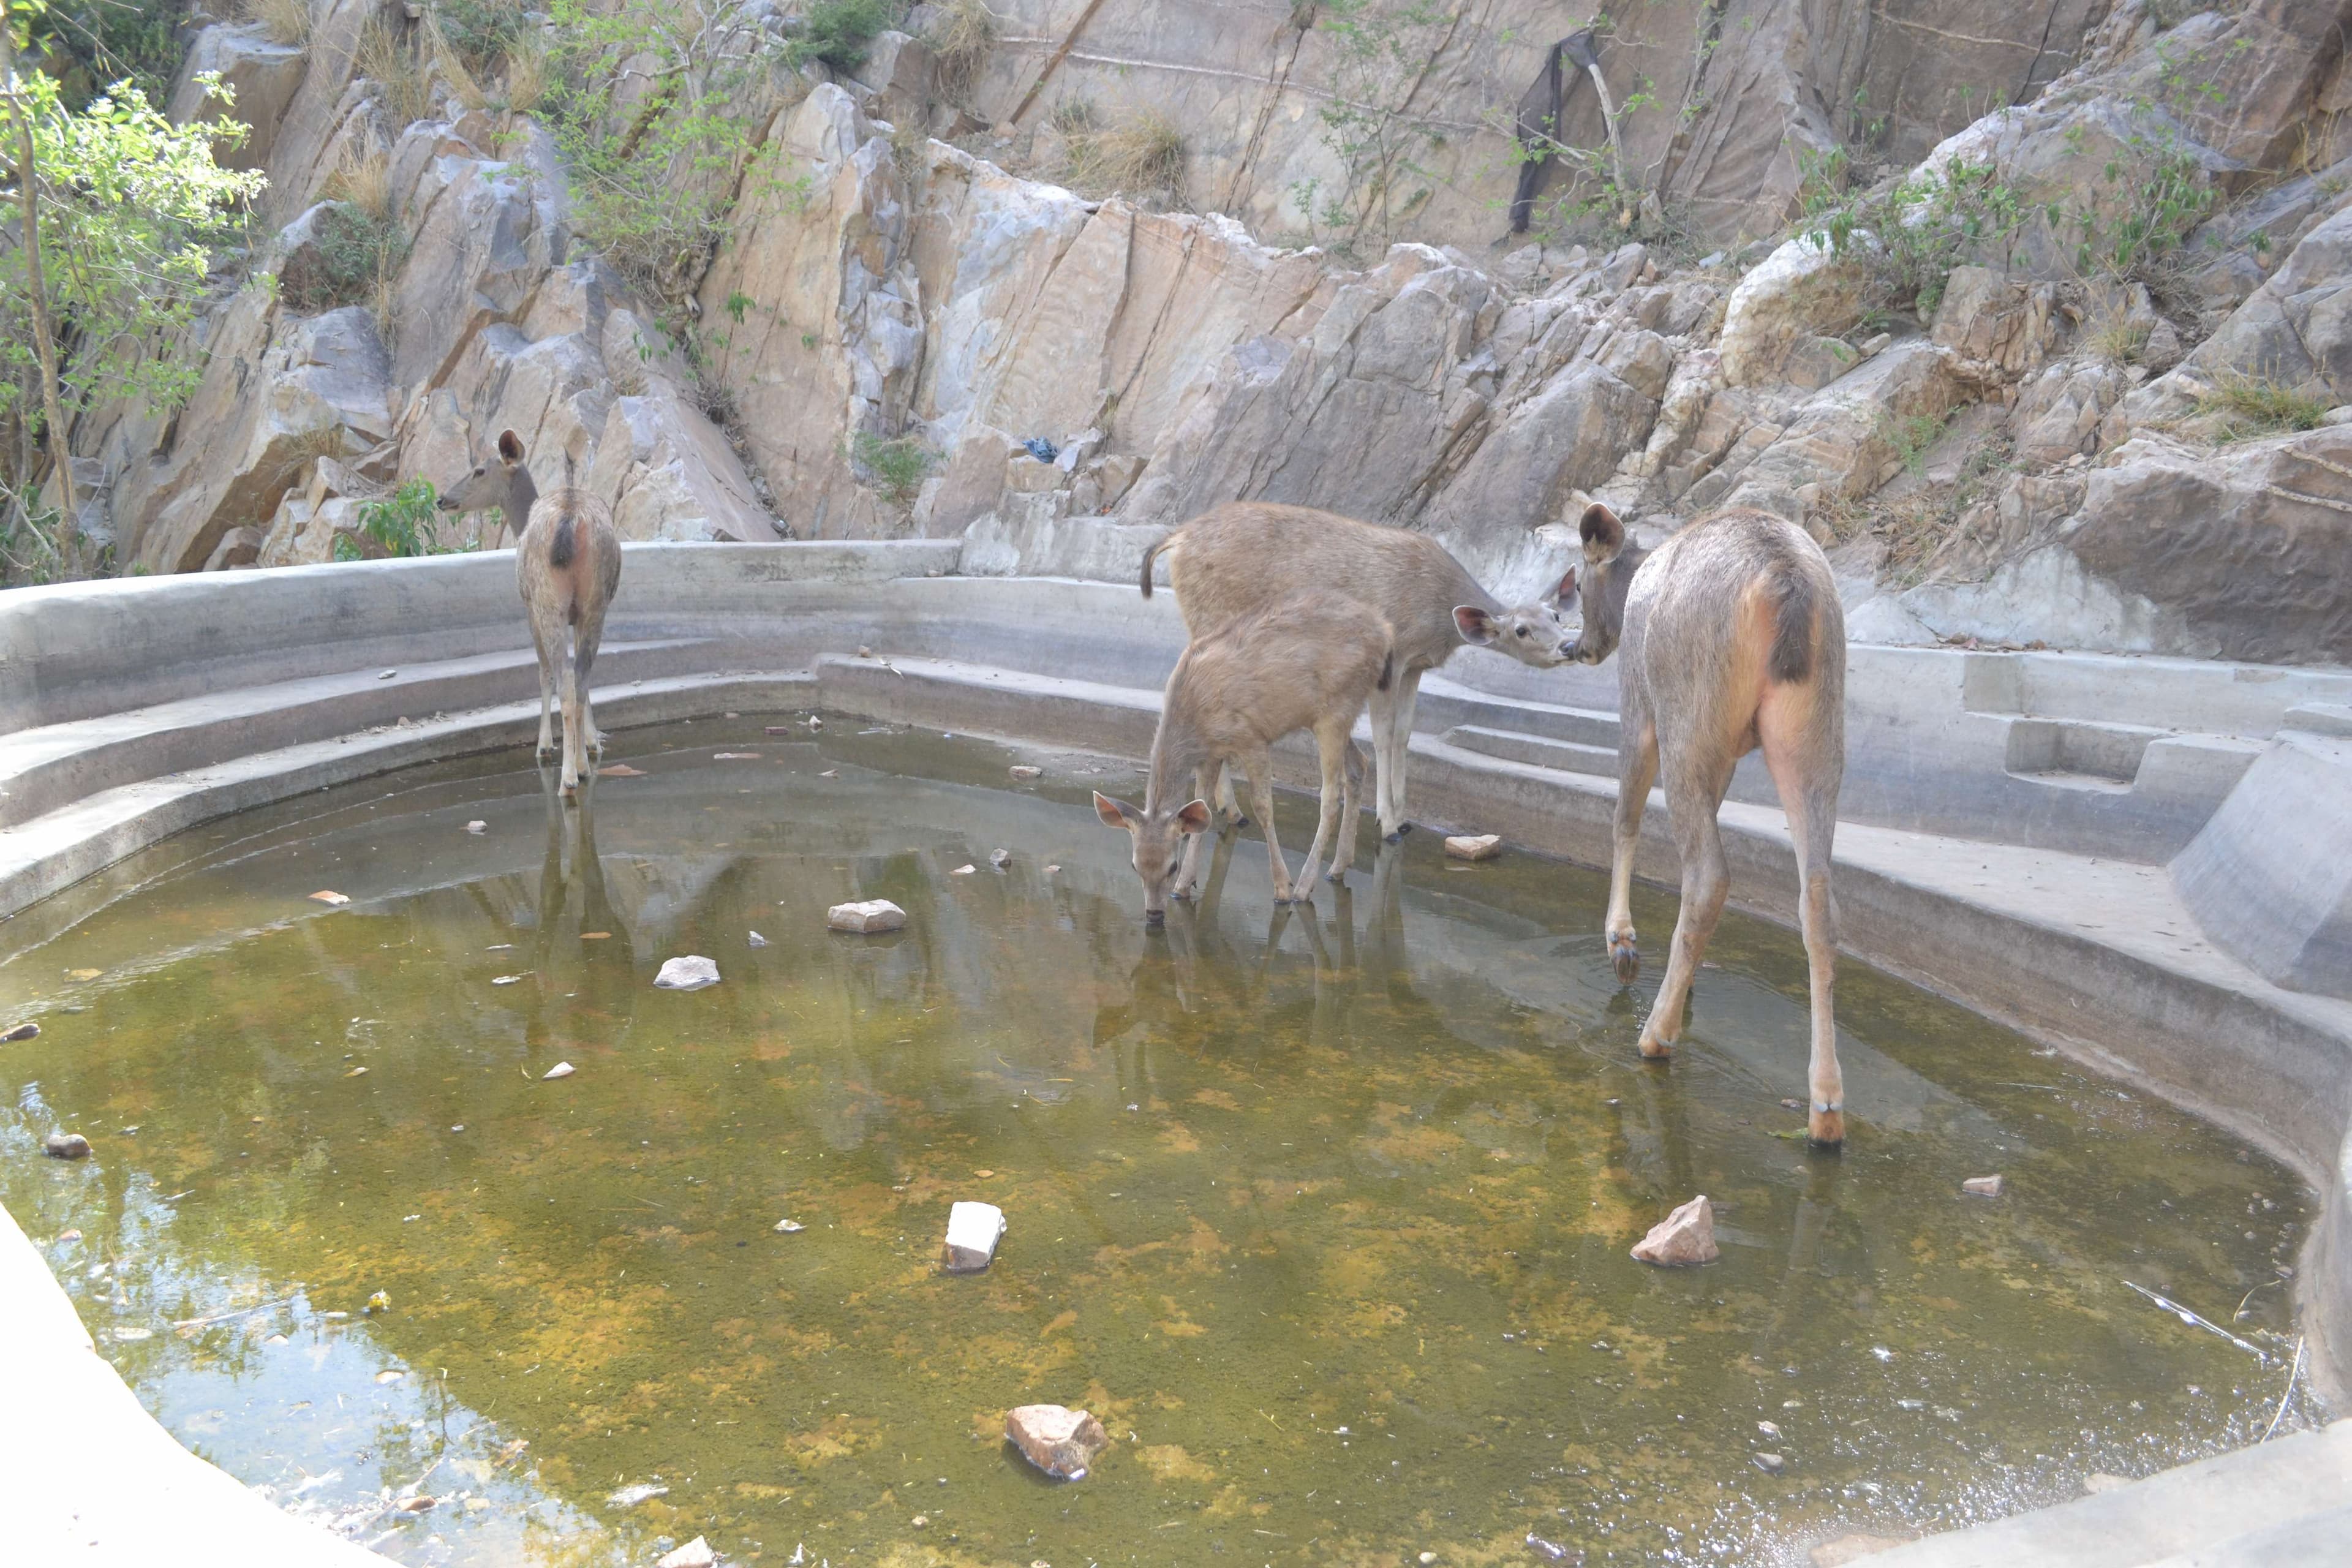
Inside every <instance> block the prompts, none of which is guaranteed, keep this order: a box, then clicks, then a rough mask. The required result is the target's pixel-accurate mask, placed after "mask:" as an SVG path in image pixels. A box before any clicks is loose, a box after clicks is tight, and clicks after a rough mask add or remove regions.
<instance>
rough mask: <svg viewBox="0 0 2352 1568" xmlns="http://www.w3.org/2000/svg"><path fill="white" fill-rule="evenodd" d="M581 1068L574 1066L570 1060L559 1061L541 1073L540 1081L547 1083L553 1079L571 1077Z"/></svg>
mask: <svg viewBox="0 0 2352 1568" xmlns="http://www.w3.org/2000/svg"><path fill="white" fill-rule="evenodd" d="M579 1070H580V1069H579V1068H576V1067H573V1066H572V1064H571V1063H570V1062H558V1063H556V1064H555V1065H554V1066H553V1067H551V1068H548V1069H547V1070H546V1071H545V1072H543V1073H541V1074H540V1075H539V1081H540V1082H541V1083H545V1082H547V1081H548V1080H549V1079H559V1078H570V1077H571V1076H572V1074H573V1073H576V1072H578V1071H579Z"/></svg>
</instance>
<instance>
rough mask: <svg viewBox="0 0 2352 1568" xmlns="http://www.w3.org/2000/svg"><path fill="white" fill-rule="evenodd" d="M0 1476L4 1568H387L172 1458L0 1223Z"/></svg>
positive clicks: (75, 1318) (155, 1427) (7, 1220)
mask: <svg viewBox="0 0 2352 1568" xmlns="http://www.w3.org/2000/svg"><path fill="white" fill-rule="evenodd" d="M0 1386H5V1388H6V1389H7V1390H8V1419H7V1420H6V1422H5V1423H4V1424H0V1474H4V1475H5V1476H6V1477H7V1479H8V1492H9V1498H10V1500H9V1504H8V1519H7V1524H6V1531H7V1538H8V1540H9V1542H11V1550H10V1561H12V1562H19V1563H68V1562H71V1563H105V1564H117V1563H119V1564H123V1565H125V1568H131V1565H138V1568H146V1565H148V1564H153V1563H171V1564H173V1568H251V1565H252V1564H255V1563H282V1564H286V1565H288V1568H297V1565H299V1568H313V1565H315V1568H370V1565H371V1564H373V1568H383V1561H384V1560H383V1558H381V1557H378V1556H377V1555H376V1554H375V1553H373V1552H369V1551H367V1550H366V1549H365V1548H363V1547H361V1546H359V1545H356V1544H354V1543H353V1542H348V1541H345V1540H343V1539H342V1538H341V1537H340V1536H336V1535H333V1534H331V1533H329V1532H328V1531H324V1530H321V1529H320V1528H319V1527H318V1526H317V1525H315V1524H311V1523H310V1522H309V1521H305V1520H300V1519H297V1518H296V1517H295V1516H294V1515H292V1514H290V1513H287V1512H285V1511H283V1510H280V1509H279V1508H278V1506H277V1505H276V1504H274V1503H272V1502H270V1501H269V1500H268V1499H266V1498H264V1497H262V1496H261V1495H260V1494H259V1493H257V1492H255V1491H252V1490H250V1489H247V1487H246V1486H245V1485H244V1484H243V1483H242V1482H239V1481H238V1480H236V1479H235V1478H234V1477H232V1476H230V1475H229V1474H228V1472H227V1471H226V1470H223V1469H220V1468H216V1467H215V1466H214V1465H213V1464H211V1463H210V1462H208V1461H206V1460H205V1459H201V1458H197V1457H196V1456H195V1455H194V1454H192V1453H190V1452H189V1451H188V1450H187V1449H185V1448H184V1447H181V1446H180V1443H179V1439H177V1438H175V1437H173V1436H172V1435H171V1434H170V1433H169V1432H166V1431H165V1430H164V1429H163V1426H161V1425H160V1424H159V1423H157V1422H156V1421H155V1419H154V1418H153V1417H152V1416H151V1415H148V1414H147V1411H146V1409H145V1407H144V1406H142V1405H141V1404H140V1403H139V1396H138V1395H137V1394H133V1393H131V1388H130V1386H129V1385H128V1384H125V1383H124V1382H123V1381H122V1379H121V1377H119V1376H118V1375H116V1373H115V1371H114V1368H113V1366H112V1365H110V1363H108V1362H107V1360H106V1358H105V1357H103V1356H101V1355H100V1354H99V1353H98V1347H97V1346H96V1345H95V1344H94V1343H92V1342H91V1340H90V1337H89V1330H87V1329H85V1328H83V1327H82V1322H81V1319H80V1317H79V1314H77V1313H76V1312H75V1310H74V1306H73V1302H72V1300H70V1299H69V1298H68V1296H67V1295H66V1293H65V1292H64V1291H63V1290H62V1289H59V1288H58V1282H57V1279H56V1277H55V1276H54V1275H52V1274H51V1273H50V1271H49V1265H48V1262H47V1259H46V1258H43V1257H42V1256H41V1254H40V1252H39V1250H38V1249H37V1248H36V1247H34V1245H33V1243H32V1241H31V1240H30V1239H29V1238H28V1237H26V1235H25V1233H24V1232H23V1231H22V1230H20V1229H19V1228H17V1226H16V1220H15V1219H14V1218H12V1217H11V1216H10V1215H8V1214H7V1212H6V1211H5V1209H0Z"/></svg>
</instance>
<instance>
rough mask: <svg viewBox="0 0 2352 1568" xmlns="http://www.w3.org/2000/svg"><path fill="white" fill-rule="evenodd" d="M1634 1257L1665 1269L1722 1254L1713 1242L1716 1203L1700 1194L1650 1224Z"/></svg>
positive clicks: (1711, 1258)
mask: <svg viewBox="0 0 2352 1568" xmlns="http://www.w3.org/2000/svg"><path fill="white" fill-rule="evenodd" d="M1633 1256H1634V1257H1635V1258H1639V1259H1640V1260H1641V1261H1643V1263H1655V1264H1658V1265H1660V1266H1662V1267H1664V1268H1680V1267H1683V1266H1685V1265H1687V1264H1693V1263H1712V1262H1714V1261H1715V1260H1716V1259H1717V1258H1719V1257H1721V1256H1722V1254H1721V1253H1720V1252H1719V1251H1718V1250H1717V1247H1716V1245H1715V1205H1712V1204H1710V1203H1708V1202H1707V1201H1706V1194H1705V1193H1701V1194H1699V1195H1698V1196H1696V1197H1695V1198H1693V1199H1691V1201H1690V1202H1688V1203H1686V1204H1685V1205H1683V1206H1682V1207H1680V1208H1678V1209H1676V1210H1675V1212H1674V1213H1672V1214H1670V1215H1667V1216H1666V1217H1665V1218H1664V1219H1662V1220H1660V1221H1659V1222H1658V1223H1657V1224H1656V1225H1655V1226H1652V1227H1651V1230H1650V1234H1649V1235H1647V1236H1645V1237H1643V1238H1642V1239H1641V1240H1640V1242H1638V1243H1637V1244H1635V1246H1634V1247H1633Z"/></svg>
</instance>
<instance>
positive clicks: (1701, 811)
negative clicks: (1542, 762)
mask: <svg viewBox="0 0 2352 1568" xmlns="http://www.w3.org/2000/svg"><path fill="white" fill-rule="evenodd" d="M1737 760H1738V759H1737V758H1736V757H1732V756H1728V755H1726V756H1723V757H1721V758H1717V759H1707V760H1700V759H1695V758H1691V757H1686V756H1672V755H1670V756H1668V757H1666V758H1665V771H1666V809H1667V810H1668V811H1670V812H1672V813H1673V814H1674V819H1675V845H1676V847H1678V848H1680V849H1681V851H1682V858H1683V900H1682V908H1681V909H1680V910H1678V911H1676V913H1675V940H1674V947H1673V950H1672V951H1671V952H1668V954H1667V955H1666V978H1665V983H1664V984H1663V985H1661V986H1660V987H1659V988H1658V999H1657V1001H1656V1002H1655V1003H1654V1004H1653V1005H1651V1008H1650V1016H1649V1018H1648V1019H1647V1021H1645V1022H1644V1023H1643V1025H1642V1039H1641V1046H1642V1054H1643V1056H1645V1057H1664V1056H1671V1055H1673V1054H1674V1046H1675V1039H1676V1038H1677V1037H1680V1036H1681V1034H1682V1032H1683V1005H1684V1004H1685V1002H1687V1001H1688V1000H1689V998H1690V988H1691V981H1692V979H1693V978H1694V977H1695V976H1696V974H1697V973H1698V965H1699V960H1700V959H1702V958H1704V957H1705V956H1706V943H1707V939H1708V938H1709V937H1711V936H1713V935H1714V934H1715V923H1716V921H1717V920H1719V919H1721V918H1722V915H1723V900H1724V898H1725V896H1726V895H1727V894H1728V893H1729V892H1730V891H1731V872H1730V870H1729V868H1727V867H1726V866H1725V864H1724V861H1723V833H1722V830H1721V829H1720V828H1718V827H1717V826H1716V821H1715V814H1716V811H1717V808H1718V807H1720V806H1721V805H1722V804H1723V792H1724V791H1725V790H1726V789H1728V788H1729V787H1730V785H1731V766H1732V763H1734V762H1736V761H1737Z"/></svg>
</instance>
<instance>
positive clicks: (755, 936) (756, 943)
mask: <svg viewBox="0 0 2352 1568" xmlns="http://www.w3.org/2000/svg"><path fill="white" fill-rule="evenodd" d="M751 945H752V946H753V947H765V946H767V945H768V939H767V938H766V937H764V936H761V934H760V933H759V932H758V931H752V932H751Z"/></svg>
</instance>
